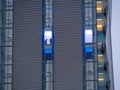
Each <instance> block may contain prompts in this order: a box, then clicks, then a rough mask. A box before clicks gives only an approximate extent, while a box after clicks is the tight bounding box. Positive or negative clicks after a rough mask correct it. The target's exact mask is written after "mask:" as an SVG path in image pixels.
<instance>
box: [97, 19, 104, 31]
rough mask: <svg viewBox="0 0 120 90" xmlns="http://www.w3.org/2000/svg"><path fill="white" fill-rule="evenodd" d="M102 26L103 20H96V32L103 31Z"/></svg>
mask: <svg viewBox="0 0 120 90" xmlns="http://www.w3.org/2000/svg"><path fill="white" fill-rule="evenodd" d="M103 25H104V22H103V19H97V30H98V31H102V30H103Z"/></svg>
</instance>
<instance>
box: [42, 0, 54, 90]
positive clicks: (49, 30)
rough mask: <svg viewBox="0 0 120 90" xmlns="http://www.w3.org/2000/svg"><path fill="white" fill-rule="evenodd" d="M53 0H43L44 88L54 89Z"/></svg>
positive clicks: (44, 89)
mask: <svg viewBox="0 0 120 90" xmlns="http://www.w3.org/2000/svg"><path fill="white" fill-rule="evenodd" d="M53 41H54V38H53V0H43V31H42V60H43V64H42V65H43V68H42V69H43V76H42V90H53V60H54V56H53V55H54V42H53Z"/></svg>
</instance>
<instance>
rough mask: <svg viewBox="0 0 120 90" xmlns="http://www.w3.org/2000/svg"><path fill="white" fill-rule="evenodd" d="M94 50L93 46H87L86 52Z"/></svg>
mask: <svg viewBox="0 0 120 90" xmlns="http://www.w3.org/2000/svg"><path fill="white" fill-rule="evenodd" d="M92 51H93V48H91V47H86V48H85V52H92Z"/></svg>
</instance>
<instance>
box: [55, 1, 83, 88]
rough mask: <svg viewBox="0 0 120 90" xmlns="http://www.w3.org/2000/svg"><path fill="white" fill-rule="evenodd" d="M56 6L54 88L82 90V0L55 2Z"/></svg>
mask: <svg viewBox="0 0 120 90" xmlns="http://www.w3.org/2000/svg"><path fill="white" fill-rule="evenodd" d="M54 6H55V7H54V32H55V60H54V75H55V76H54V83H55V84H54V88H55V90H82V16H81V15H82V13H81V0H55V1H54Z"/></svg>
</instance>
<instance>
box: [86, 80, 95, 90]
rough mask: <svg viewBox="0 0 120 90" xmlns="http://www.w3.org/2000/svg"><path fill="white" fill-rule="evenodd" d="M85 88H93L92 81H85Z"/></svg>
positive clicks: (88, 89)
mask: <svg viewBox="0 0 120 90" xmlns="http://www.w3.org/2000/svg"><path fill="white" fill-rule="evenodd" d="M87 90H94V82H93V81H87Z"/></svg>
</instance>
